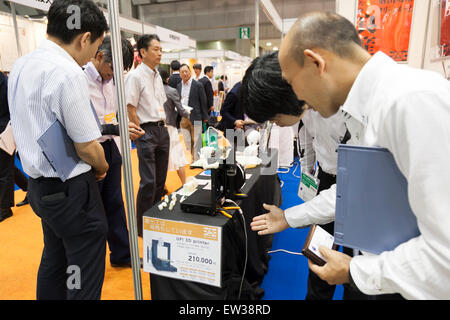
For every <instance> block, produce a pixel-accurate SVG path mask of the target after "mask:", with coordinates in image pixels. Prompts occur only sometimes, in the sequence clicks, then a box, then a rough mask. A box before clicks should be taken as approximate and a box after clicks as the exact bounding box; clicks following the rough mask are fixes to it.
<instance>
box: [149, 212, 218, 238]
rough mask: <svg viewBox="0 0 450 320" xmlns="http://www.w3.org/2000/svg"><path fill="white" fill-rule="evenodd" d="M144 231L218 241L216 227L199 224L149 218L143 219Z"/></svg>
mask: <svg viewBox="0 0 450 320" xmlns="http://www.w3.org/2000/svg"><path fill="white" fill-rule="evenodd" d="M144 230H148V231H156V232H162V233H168V234H174V235H178V236H189V237H195V238H200V239H205V240H214V241H217V240H218V233H219V228H218V227H211V226H203V225H199V224H193V223H187V222H179V221H172V220H163V219H157V218H150V217H144Z"/></svg>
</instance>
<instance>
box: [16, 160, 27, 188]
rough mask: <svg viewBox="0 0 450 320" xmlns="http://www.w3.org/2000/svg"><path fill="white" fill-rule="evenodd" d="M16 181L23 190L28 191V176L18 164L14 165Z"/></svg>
mask: <svg viewBox="0 0 450 320" xmlns="http://www.w3.org/2000/svg"><path fill="white" fill-rule="evenodd" d="M14 182H15V183H16V185H17V186H18V187H19V188H20V189H22V190H23V191H25V192H27V191H28V178H27V176H26V175H25V174H24V173H23V172H22V171H20V170H19V169H18V168H17V167H16V166H14Z"/></svg>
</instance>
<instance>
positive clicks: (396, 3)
mask: <svg viewBox="0 0 450 320" xmlns="http://www.w3.org/2000/svg"><path fill="white" fill-rule="evenodd" d="M413 8H414V0H390V1H386V0H372V1H367V0H358V11H357V17H356V28H357V30H358V32H359V34H360V36H361V39H362V41H363V45H364V47H365V48H366V49H367V51H369V53H370V54H372V55H373V54H375V53H377V52H378V51H383V52H384V53H386V54H387V55H389V56H390V57H391V58H393V59H394V60H395V61H408V50H409V41H410V34H411V22H412V17H413Z"/></svg>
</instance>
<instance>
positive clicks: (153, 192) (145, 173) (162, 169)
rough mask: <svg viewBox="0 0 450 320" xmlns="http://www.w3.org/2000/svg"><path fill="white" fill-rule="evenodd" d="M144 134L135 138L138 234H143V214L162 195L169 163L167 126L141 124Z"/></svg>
mask: <svg viewBox="0 0 450 320" xmlns="http://www.w3.org/2000/svg"><path fill="white" fill-rule="evenodd" d="M141 127H142V129H144V130H145V134H144V135H143V136H142V137H140V138H139V139H138V140H136V142H135V143H136V148H137V154H138V159H139V175H140V178H141V180H140V183H139V191H138V194H137V200H136V215H137V219H136V221H137V229H138V235H139V236H140V237H142V235H143V215H144V213H145V212H146V211H147V210H149V209H150V208H151V207H153V205H154V204H155V203H157V202H158V201H160V200H161V197H162V196H163V195H164V184H165V183H166V178H167V167H168V165H169V151H170V137H169V132H168V131H167V127H158V126H155V125H151V124H142V125H141Z"/></svg>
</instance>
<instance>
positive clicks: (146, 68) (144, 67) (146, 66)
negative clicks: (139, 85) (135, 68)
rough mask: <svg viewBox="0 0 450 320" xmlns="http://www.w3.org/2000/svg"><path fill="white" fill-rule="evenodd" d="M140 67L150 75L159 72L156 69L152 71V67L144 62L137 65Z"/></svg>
mask: <svg viewBox="0 0 450 320" xmlns="http://www.w3.org/2000/svg"><path fill="white" fill-rule="evenodd" d="M139 66H140V67H141V68H143V70H144V71H145V72H147V73H149V74H150V75H151V76H152V77H154V76H156V75H157V74H159V72H158V70H155V71H153V70H152V68H150V67H149V66H148V65H146V64H145V63H144V62H142V63H141V64H140V65H139Z"/></svg>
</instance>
